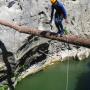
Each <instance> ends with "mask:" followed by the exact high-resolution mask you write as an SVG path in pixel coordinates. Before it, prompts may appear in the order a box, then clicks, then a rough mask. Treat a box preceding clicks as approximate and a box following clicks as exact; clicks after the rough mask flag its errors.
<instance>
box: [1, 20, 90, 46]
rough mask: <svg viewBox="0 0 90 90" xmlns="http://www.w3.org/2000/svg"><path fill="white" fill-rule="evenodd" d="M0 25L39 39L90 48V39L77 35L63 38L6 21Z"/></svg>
mask: <svg viewBox="0 0 90 90" xmlns="http://www.w3.org/2000/svg"><path fill="white" fill-rule="evenodd" d="M0 24H1V25H4V26H8V27H10V28H13V29H15V30H16V31H19V32H21V33H26V34H33V35H36V36H39V37H44V38H48V39H52V40H57V41H61V42H66V43H70V44H74V45H79V46H84V47H87V48H90V39H85V38H81V37H79V36H75V35H64V36H63V37H60V36H58V34H57V33H54V32H50V31H41V30H37V29H33V28H31V27H28V26H20V25H17V24H15V23H12V22H9V21H6V20H0Z"/></svg>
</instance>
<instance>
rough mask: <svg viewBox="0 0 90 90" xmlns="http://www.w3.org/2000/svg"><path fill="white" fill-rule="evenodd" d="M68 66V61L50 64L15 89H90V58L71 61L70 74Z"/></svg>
mask: <svg viewBox="0 0 90 90" xmlns="http://www.w3.org/2000/svg"><path fill="white" fill-rule="evenodd" d="M67 67H68V61H66V62H62V63H61V62H60V63H57V64H54V65H52V66H49V67H48V68H46V69H44V71H41V72H38V73H37V74H34V75H32V76H28V77H27V78H25V79H23V80H22V81H21V82H19V83H18V84H17V86H16V89H15V90H90V58H88V59H87V60H84V61H73V60H72V61H69V69H68V70H69V71H68V74H67ZM67 75H68V76H67ZM67 77H68V78H67ZM67 80H68V81H67ZM66 87H67V88H66Z"/></svg>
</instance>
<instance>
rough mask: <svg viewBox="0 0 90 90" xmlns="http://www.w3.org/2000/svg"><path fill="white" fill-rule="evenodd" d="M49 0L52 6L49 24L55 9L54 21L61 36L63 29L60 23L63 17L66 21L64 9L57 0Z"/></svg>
mask: <svg viewBox="0 0 90 90" xmlns="http://www.w3.org/2000/svg"><path fill="white" fill-rule="evenodd" d="M50 1H51V4H52V6H51V20H50V22H49V23H50V24H51V23H52V19H53V15H54V10H56V12H55V19H54V21H55V25H56V27H57V29H58V34H59V35H60V36H62V35H63V34H64V29H63V24H62V21H63V19H65V22H66V23H68V20H67V12H66V9H65V7H64V5H63V3H62V2H59V1H58V0H50Z"/></svg>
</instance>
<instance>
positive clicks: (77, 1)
mask: <svg viewBox="0 0 90 90" xmlns="http://www.w3.org/2000/svg"><path fill="white" fill-rule="evenodd" d="M63 4H64V5H65V7H66V8H67V12H68V21H69V24H65V22H64V21H63V24H64V28H65V29H66V30H67V32H68V34H70V33H71V34H74V35H79V36H81V37H84V38H90V0H63ZM50 12H51V4H50V1H49V0H0V19H5V20H8V21H13V22H15V23H17V24H20V25H27V26H31V27H33V28H37V29H39V30H49V31H52V32H57V29H56V27H55V25H54V21H53V23H52V25H53V27H52V30H51V26H50V25H49V24H46V23H44V21H49V20H50ZM10 29H11V28H8V27H5V26H2V25H0V60H1V61H0V63H1V65H2V62H4V63H5V61H4V60H5V58H4V57H3V55H5V53H6V54H7V56H6V58H7V60H8V62H9V64H10V65H9V66H10V67H11V69H12V71H15V75H16V72H19V73H20V74H21V73H22V72H23V71H25V70H27V69H28V68H29V67H30V66H32V65H34V64H37V66H35V67H37V68H38V66H41V65H43V64H44V67H45V66H47V65H48V64H50V63H52V62H54V61H63V60H67V58H68V57H69V58H70V59H79V60H82V59H84V58H87V57H88V56H89V55H90V50H89V49H87V48H83V47H78V46H75V45H69V44H66V43H61V42H57V41H52V40H49V39H45V38H40V37H36V36H33V35H27V34H22V33H19V32H17V31H15V30H10ZM3 46H4V48H3ZM5 48H6V49H5ZM4 51H5V53H4ZM3 59H4V60H3ZM8 62H6V63H8ZM39 62H41V63H40V64H39ZM4 63H3V65H5V64H4ZM3 65H2V66H3ZM2 66H1V69H2ZM3 70H7V68H6V67H3ZM6 74H7V73H6ZM4 75H5V74H4ZM11 76H12V78H11V79H12V80H15V78H14V79H13V75H12V74H11ZM11 76H10V77H11ZM0 79H1V78H0Z"/></svg>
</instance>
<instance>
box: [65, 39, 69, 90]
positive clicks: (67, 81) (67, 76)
mask: <svg viewBox="0 0 90 90" xmlns="http://www.w3.org/2000/svg"><path fill="white" fill-rule="evenodd" d="M67 42H68V39H67ZM68 47H69V43H68ZM66 72H67V74H66V89H65V90H68V84H69V79H68V78H69V49H68V61H67V71H66Z"/></svg>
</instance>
